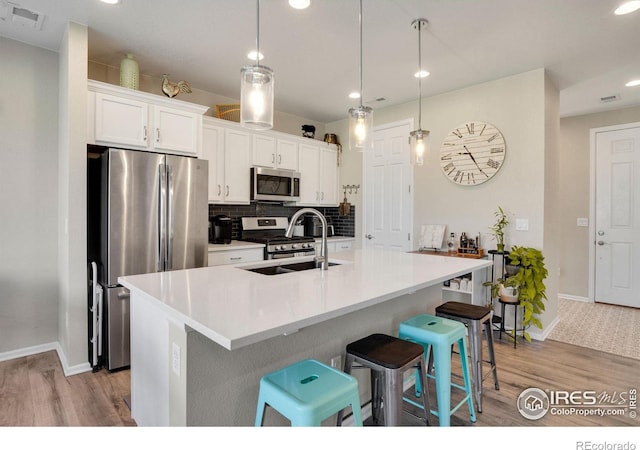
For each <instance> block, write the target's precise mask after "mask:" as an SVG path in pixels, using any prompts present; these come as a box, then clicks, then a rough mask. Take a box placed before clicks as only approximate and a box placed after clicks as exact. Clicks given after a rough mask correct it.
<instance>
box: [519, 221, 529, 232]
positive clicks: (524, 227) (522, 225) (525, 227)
mask: <svg viewBox="0 0 640 450" xmlns="http://www.w3.org/2000/svg"><path fill="white" fill-rule="evenodd" d="M516 230H517V231H529V219H516Z"/></svg>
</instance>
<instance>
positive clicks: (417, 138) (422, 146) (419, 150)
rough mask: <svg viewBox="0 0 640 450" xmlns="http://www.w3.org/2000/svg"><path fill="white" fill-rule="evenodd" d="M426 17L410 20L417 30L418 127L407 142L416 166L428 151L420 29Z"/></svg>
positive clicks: (424, 24)
mask: <svg viewBox="0 0 640 450" xmlns="http://www.w3.org/2000/svg"><path fill="white" fill-rule="evenodd" d="M427 23H428V22H427V20H426V19H416V20H414V21H413V22H411V27H412V28H414V29H416V30H418V66H419V69H418V74H417V76H418V129H417V130H414V131H412V132H411V133H409V144H410V145H411V163H412V164H414V165H416V166H422V165H423V164H424V157H425V154H427V153H428V152H429V132H428V131H427V130H423V129H422V76H423V74H424V73H425V72H424V71H423V70H422V56H421V54H422V44H421V39H420V38H421V36H420V35H421V30H422V28H424V27H426V26H427Z"/></svg>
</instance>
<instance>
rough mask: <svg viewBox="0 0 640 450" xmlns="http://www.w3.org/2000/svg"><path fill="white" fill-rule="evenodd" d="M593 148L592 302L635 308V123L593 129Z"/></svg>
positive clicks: (639, 166) (639, 181) (638, 251)
mask: <svg viewBox="0 0 640 450" xmlns="http://www.w3.org/2000/svg"><path fill="white" fill-rule="evenodd" d="M634 125H637V124H634ZM595 147H596V193H595V196H596V204H595V206H596V208H595V213H596V217H595V301H597V302H603V303H612V304H617V305H624V306H633V307H636V308H640V126H633V127H629V126H628V127H621V128H620V129H607V130H603V131H596V133H595Z"/></svg>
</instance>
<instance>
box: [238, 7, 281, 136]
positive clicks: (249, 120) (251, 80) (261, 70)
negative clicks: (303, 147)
mask: <svg viewBox="0 0 640 450" xmlns="http://www.w3.org/2000/svg"><path fill="white" fill-rule="evenodd" d="M256 4H257V8H256V23H257V26H256V63H255V64H254V65H252V66H245V67H243V68H242V70H240V74H241V80H240V123H241V124H242V126H244V127H246V128H251V129H254V130H269V129H271V128H273V85H274V76H273V70H271V69H270V68H269V67H267V66H261V65H260V64H258V58H259V55H260V0H256Z"/></svg>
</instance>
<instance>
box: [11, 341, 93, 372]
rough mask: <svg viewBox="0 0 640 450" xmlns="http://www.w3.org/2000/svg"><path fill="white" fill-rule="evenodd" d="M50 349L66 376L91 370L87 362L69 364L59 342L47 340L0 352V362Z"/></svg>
mask: <svg viewBox="0 0 640 450" xmlns="http://www.w3.org/2000/svg"><path fill="white" fill-rule="evenodd" d="M51 350H55V352H56V354H57V355H58V359H59V360H60V365H61V366H62V370H63V372H64V375H65V376H66V377H68V376H69V375H75V374H78V373H82V372H89V371H90V370H91V365H90V364H89V363H88V362H86V363H82V364H77V365H75V366H69V364H68V362H67V357H66V356H65V354H64V352H63V351H62V347H61V346H60V343H59V342H49V343H47V344H41V345H34V346H33V347H26V348H19V349H17V350H11V351H9V352H4V353H0V362H1V361H9V360H11V359H17V358H23V357H25V356H31V355H37V354H38V353H44V352H49V351H51Z"/></svg>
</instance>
